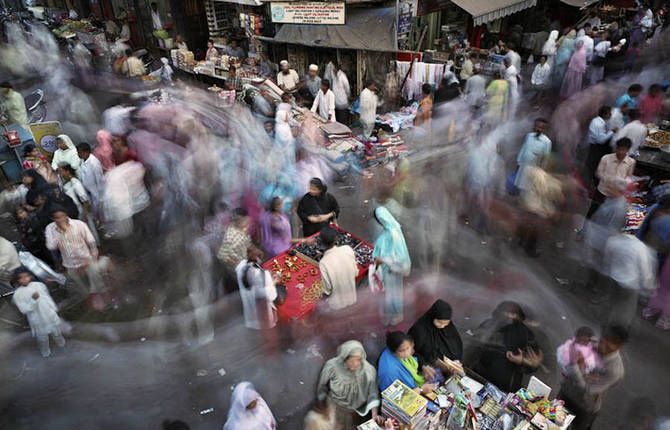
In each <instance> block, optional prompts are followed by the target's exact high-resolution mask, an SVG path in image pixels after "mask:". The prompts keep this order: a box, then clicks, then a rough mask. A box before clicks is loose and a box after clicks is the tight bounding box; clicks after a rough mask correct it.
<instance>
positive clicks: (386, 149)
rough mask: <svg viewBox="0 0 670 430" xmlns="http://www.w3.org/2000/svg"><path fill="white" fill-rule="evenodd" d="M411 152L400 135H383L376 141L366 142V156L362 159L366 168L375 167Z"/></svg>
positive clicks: (362, 164) (362, 163)
mask: <svg viewBox="0 0 670 430" xmlns="http://www.w3.org/2000/svg"><path fill="white" fill-rule="evenodd" d="M407 154H409V148H408V147H407V146H406V145H405V141H404V140H403V138H402V137H400V136H398V135H393V136H388V137H386V136H385V137H381V138H380V139H379V140H378V141H377V142H375V143H369V144H366V151H365V157H364V158H363V159H362V160H361V166H362V167H364V168H368V167H373V166H376V165H378V164H382V163H385V162H388V161H391V160H395V159H397V158H399V157H404V156H406V155H407Z"/></svg>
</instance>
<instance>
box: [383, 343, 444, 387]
mask: <svg viewBox="0 0 670 430" xmlns="http://www.w3.org/2000/svg"><path fill="white" fill-rule="evenodd" d="M413 354H414V341H413V340H412V338H411V337H410V336H409V335H407V334H405V333H403V332H401V331H394V332H391V333H389V334H388V335H386V349H385V350H384V351H383V352H382V355H381V356H380V357H379V364H378V368H379V370H378V371H377V378H378V379H379V389H380V390H381V391H384V390H386V389H387V388H388V387H389V386H390V385H391V384H393V382H395V380H396V379H397V380H399V381H400V382H402V383H403V384H405V385H407V386H408V387H410V388H412V389H413V390H414V391H416V392H417V393H420V394H425V393H430V392H432V391H433V390H435V386H434V385H433V384H427V383H426V378H427V375H428V374H434V372H435V371H434V370H433V368H431V367H430V366H423V368H420V367H419V361H418V360H417V358H416V357H414V356H413ZM424 368H425V370H424ZM420 371H421V372H420ZM422 373H423V375H422Z"/></svg>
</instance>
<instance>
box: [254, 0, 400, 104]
mask: <svg viewBox="0 0 670 430" xmlns="http://www.w3.org/2000/svg"><path fill="white" fill-rule="evenodd" d="M333 19H335V18H333ZM396 19H397V15H396V5H395V3H389V4H386V5H384V6H383V7H365V6H360V5H356V6H354V5H349V4H347V5H346V6H345V9H344V17H342V21H344V24H293V23H286V24H281V28H279V30H278V31H277V34H276V35H275V36H274V37H272V38H269V37H262V36H261V37H257V39H259V40H262V41H264V42H265V43H266V44H267V47H268V51H269V53H270V59H271V60H272V61H274V62H279V61H281V60H283V59H287V60H288V61H289V62H290V63H291V67H292V68H294V69H295V70H296V71H297V72H298V74H300V75H304V74H306V73H307V67H308V66H309V65H310V64H317V65H318V66H319V68H320V69H321V70H324V68H325V65H326V64H327V63H328V62H330V61H332V62H337V63H339V64H340V65H341V67H342V70H343V71H344V72H345V73H346V74H347V75H348V76H349V82H350V84H351V87H352V93H353V94H358V93H359V92H360V90H361V89H362V85H363V81H364V80H365V79H375V80H377V81H379V82H383V80H384V76H385V73H386V72H387V71H388V65H389V63H390V62H391V61H392V60H393V59H394V53H395V52H396V51H397V31H396ZM371 29H374V31H371Z"/></svg>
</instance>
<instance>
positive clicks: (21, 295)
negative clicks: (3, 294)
mask: <svg viewBox="0 0 670 430" xmlns="http://www.w3.org/2000/svg"><path fill="white" fill-rule="evenodd" d="M14 283H15V284H16V285H18V286H19V287H18V288H17V289H16V290H15V291H14V297H13V298H12V301H13V302H14V304H15V305H16V307H17V308H19V311H21V313H22V314H24V315H25V316H26V318H28V325H30V331H31V332H32V334H33V336H34V337H35V338H37V346H38V347H39V348H40V353H41V354H42V357H48V356H49V355H51V349H50V348H49V335H52V336H53V338H54V340H55V341H56V345H58V346H59V347H61V348H62V347H64V346H65V338H64V337H63V335H62V334H61V330H60V325H61V319H60V317H59V316H58V307H57V306H56V303H55V302H54V301H53V299H52V298H51V296H50V295H49V290H47V286H46V285H44V284H43V283H41V282H37V281H35V277H34V276H33V274H32V273H30V272H29V271H28V270H26V269H23V268H19V269H17V271H16V272H15V274H14Z"/></svg>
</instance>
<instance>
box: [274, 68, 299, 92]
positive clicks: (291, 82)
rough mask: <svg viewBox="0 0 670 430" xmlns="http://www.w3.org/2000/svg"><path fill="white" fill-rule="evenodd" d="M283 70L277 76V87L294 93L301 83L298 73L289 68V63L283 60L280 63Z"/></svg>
mask: <svg viewBox="0 0 670 430" xmlns="http://www.w3.org/2000/svg"><path fill="white" fill-rule="evenodd" d="M279 66H280V68H281V70H280V71H279V73H278V74H277V85H278V86H279V88H281V89H282V90H284V91H293V90H295V89H296V87H297V86H298V82H300V77H299V76H298V73H297V72H296V71H295V70H293V69H290V68H289V67H288V61H286V60H282V61H281V62H280V63H279Z"/></svg>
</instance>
